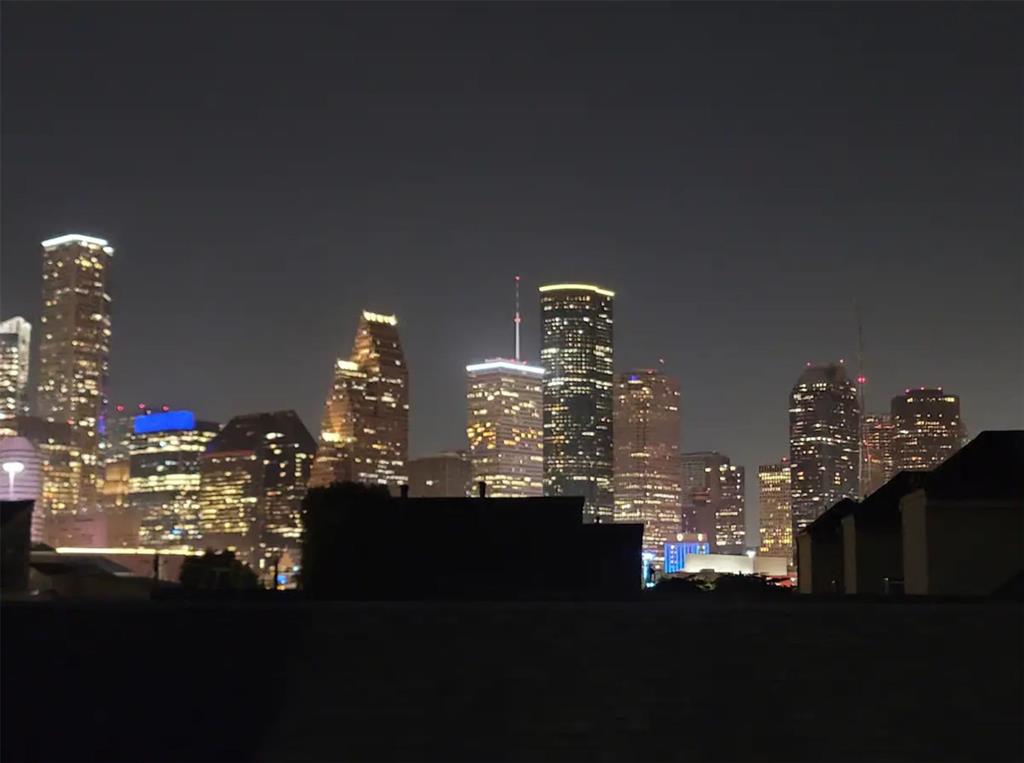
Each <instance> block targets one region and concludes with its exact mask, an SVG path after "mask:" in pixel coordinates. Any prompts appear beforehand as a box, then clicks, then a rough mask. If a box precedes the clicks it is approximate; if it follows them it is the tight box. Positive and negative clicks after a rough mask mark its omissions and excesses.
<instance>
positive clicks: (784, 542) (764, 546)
mask: <svg viewBox="0 0 1024 763" xmlns="http://www.w3.org/2000/svg"><path fill="white" fill-rule="evenodd" d="M757 485H758V490H757V496H758V509H759V525H760V526H759V534H760V544H759V546H758V554H760V555H761V556H781V557H785V558H786V559H787V561H788V563H789V564H792V563H793V508H792V505H791V503H790V475H789V459H788V458H783V459H782V460H781V461H780V462H779V463H777V464H764V465H762V466H759V467H757Z"/></svg>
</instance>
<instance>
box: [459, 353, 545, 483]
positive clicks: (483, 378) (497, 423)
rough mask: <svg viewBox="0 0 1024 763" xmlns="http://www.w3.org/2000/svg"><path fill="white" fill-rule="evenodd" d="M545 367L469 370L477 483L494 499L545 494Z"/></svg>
mask: <svg viewBox="0 0 1024 763" xmlns="http://www.w3.org/2000/svg"><path fill="white" fill-rule="evenodd" d="M543 377H544V369H542V368H539V367H537V366H531V365H528V364H526V363H522V362H520V361H516V360H504V359H498V360H489V361H486V362H484V363H475V364H472V365H468V366H466V404H467V419H466V435H467V437H468V439H469V450H470V455H471V457H472V463H473V477H472V481H473V482H474V483H479V482H483V483H485V484H486V485H487V494H488V495H489V496H492V497H494V498H529V497H535V496H541V495H543V494H544V415H543Z"/></svg>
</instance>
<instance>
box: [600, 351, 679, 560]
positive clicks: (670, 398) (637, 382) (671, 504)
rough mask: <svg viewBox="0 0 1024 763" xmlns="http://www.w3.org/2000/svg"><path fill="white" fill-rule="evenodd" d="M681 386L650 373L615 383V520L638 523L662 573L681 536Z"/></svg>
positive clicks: (642, 372)
mask: <svg viewBox="0 0 1024 763" xmlns="http://www.w3.org/2000/svg"><path fill="white" fill-rule="evenodd" d="M680 419H681V416H680V409H679V382H678V381H676V380H675V379H673V378H672V377H670V376H667V375H666V374H664V373H661V372H660V371H657V370H654V369H643V370H639V371H632V372H630V373H625V374H620V375H619V376H618V377H617V378H616V381H615V420H614V425H615V520H616V521H617V522H642V523H643V525H644V535H643V550H644V551H645V552H648V553H650V554H652V555H653V557H654V567H655V568H656V569H662V567H663V565H664V557H665V544H666V543H668V542H672V541H675V540H676V536H677V535H678V534H679V533H680V532H681V531H682V486H681V484H680V478H681V468H682V466H681V460H680V455H679V440H680V428H681V424H680Z"/></svg>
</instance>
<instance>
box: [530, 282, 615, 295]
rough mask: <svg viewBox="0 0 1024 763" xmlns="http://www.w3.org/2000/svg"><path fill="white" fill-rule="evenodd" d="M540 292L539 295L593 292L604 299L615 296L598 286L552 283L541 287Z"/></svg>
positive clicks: (613, 293) (612, 292)
mask: <svg viewBox="0 0 1024 763" xmlns="http://www.w3.org/2000/svg"><path fill="white" fill-rule="evenodd" d="M540 291H541V293H544V292H547V291H593V292H596V293H598V294H603V295H604V296H606V297H614V296H615V292H614V291H611V290H609V289H602V288H601V287H600V286H594V285H593V284H589V283H553V284H550V285H548V286H541V287H540Z"/></svg>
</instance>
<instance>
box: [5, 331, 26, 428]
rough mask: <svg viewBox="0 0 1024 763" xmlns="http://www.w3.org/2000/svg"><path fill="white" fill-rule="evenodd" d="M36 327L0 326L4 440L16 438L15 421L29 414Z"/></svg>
mask: <svg viewBox="0 0 1024 763" xmlns="http://www.w3.org/2000/svg"><path fill="white" fill-rule="evenodd" d="M31 340H32V325H31V324H30V323H29V322H28V321H26V320H25V319H24V318H19V317H15V318H9V319H7V320H6V321H3V322H0V436H3V435H8V436H10V435H13V434H14V422H13V419H14V418H15V417H16V416H25V415H27V414H28V366H29V348H30V346H31Z"/></svg>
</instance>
